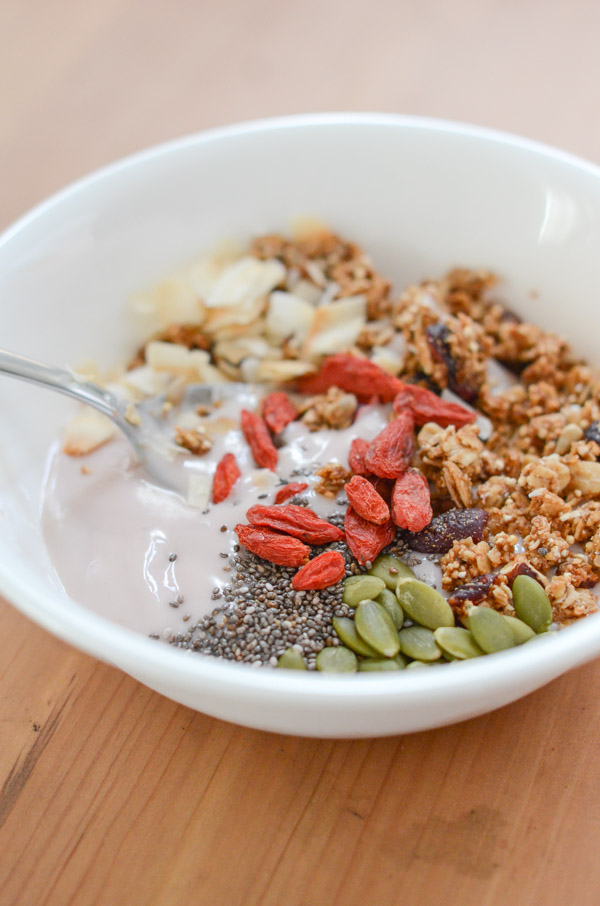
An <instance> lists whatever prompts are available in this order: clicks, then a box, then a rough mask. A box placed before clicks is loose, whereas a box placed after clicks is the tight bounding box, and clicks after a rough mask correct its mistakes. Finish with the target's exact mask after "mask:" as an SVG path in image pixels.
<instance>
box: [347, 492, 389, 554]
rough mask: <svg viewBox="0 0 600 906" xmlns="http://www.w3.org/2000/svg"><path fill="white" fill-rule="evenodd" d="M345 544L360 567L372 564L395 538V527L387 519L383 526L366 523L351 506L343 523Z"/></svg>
mask: <svg viewBox="0 0 600 906" xmlns="http://www.w3.org/2000/svg"><path fill="white" fill-rule="evenodd" d="M344 530H345V532H346V544H347V545H348V547H349V548H350V552H351V554H352V556H353V557H355V558H356V559H357V560H358V562H359V563H360V565H361V566H364V565H365V563H372V562H373V560H375V558H376V557H377V556H378V554H380V553H381V551H382V550H383V548H384V547H387V545H388V544H391V543H392V541H393V540H394V538H395V537H396V526H395V525H394V523H393V522H392V520H391V519H389V520H388V521H387V522H384V523H383V525H375V524H374V523H373V522H367V520H366V519H363V518H362V516H359V515H358V513H357V512H356V510H354V509H352V507H351V506H349V507H348V509H347V510H346V519H345V521H344Z"/></svg>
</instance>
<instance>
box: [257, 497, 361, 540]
mask: <svg viewBox="0 0 600 906" xmlns="http://www.w3.org/2000/svg"><path fill="white" fill-rule="evenodd" d="M246 519H247V520H248V522H250V523H251V524H252V525H260V526H266V527H267V528H270V529H274V530H275V531H277V532H286V533H287V534H288V535H292V536H293V537H294V538H300V540H301V541H306V543H307V544H330V543H331V542H332V541H341V540H342V538H343V537H344V533H343V531H342V530H341V529H340V528H338V527H337V525H332V524H331V523H330V522H325V520H324V519H321V518H320V517H319V516H317V514H316V513H313V511H312V510H309V509H308V507H305V506H296V505H295V504H293V503H286V504H284V505H283V506H260V505H259V504H257V505H256V506H251V507H250V509H249V510H248V512H247V513H246Z"/></svg>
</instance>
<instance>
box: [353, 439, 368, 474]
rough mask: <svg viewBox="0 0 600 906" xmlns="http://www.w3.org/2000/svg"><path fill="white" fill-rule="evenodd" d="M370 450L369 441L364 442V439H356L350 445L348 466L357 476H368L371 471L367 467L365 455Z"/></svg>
mask: <svg viewBox="0 0 600 906" xmlns="http://www.w3.org/2000/svg"><path fill="white" fill-rule="evenodd" d="M368 449H369V441H368V440H363V439H362V437H355V438H354V440H353V441H352V443H351V444H350V452H349V453H348V465H349V466H350V471H351V472H354V474H355V475H368V474H369V470H368V469H367V467H366V465H365V454H366V452H367V450H368Z"/></svg>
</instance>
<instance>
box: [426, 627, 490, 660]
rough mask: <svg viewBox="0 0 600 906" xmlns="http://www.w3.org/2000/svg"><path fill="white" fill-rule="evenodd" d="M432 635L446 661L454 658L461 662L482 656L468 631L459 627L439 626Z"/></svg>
mask: <svg viewBox="0 0 600 906" xmlns="http://www.w3.org/2000/svg"><path fill="white" fill-rule="evenodd" d="M433 635H434V637H435V640H436V642H437V643H438V645H439V646H440V648H441V649H442V651H443V652H444V657H445V658H447V659H448V658H450V659H452V658H456V659H457V660H461V661H462V660H465V658H469V657H479V655H480V654H483V651H482V650H481V648H480V647H479V645H478V644H477V642H476V641H475V639H474V638H473V635H472V633H471V632H469V630H468V629H462V628H461V627H460V626H440V628H439V629H436V630H435V632H434V633H433Z"/></svg>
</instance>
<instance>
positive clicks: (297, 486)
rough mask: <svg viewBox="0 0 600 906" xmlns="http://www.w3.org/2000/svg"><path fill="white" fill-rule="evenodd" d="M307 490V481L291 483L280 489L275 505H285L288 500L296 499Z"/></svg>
mask: <svg viewBox="0 0 600 906" xmlns="http://www.w3.org/2000/svg"><path fill="white" fill-rule="evenodd" d="M307 488H308V485H307V484H306V482H305V481H290V483H289V484H285V485H284V486H283V487H282V488H279V490H278V491H277V493H276V494H275V503H285V501H286V500H289V499H290V498H291V497H295V496H296V495H297V494H301V493H302V491H306V489H307Z"/></svg>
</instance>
